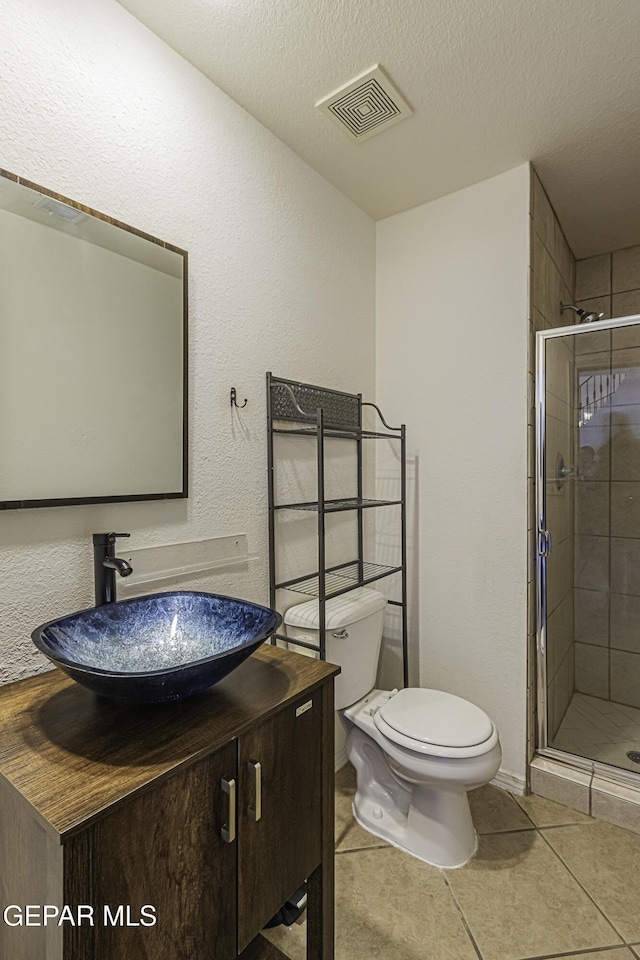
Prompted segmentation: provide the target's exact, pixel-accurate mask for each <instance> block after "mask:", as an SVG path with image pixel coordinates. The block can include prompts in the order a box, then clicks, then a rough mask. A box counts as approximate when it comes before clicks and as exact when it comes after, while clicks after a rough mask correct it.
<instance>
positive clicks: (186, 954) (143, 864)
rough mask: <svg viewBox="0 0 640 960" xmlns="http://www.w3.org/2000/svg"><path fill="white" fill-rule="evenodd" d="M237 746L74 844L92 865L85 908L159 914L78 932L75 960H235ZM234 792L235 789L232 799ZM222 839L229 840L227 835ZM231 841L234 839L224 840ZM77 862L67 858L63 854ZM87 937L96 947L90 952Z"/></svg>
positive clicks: (129, 806) (185, 773)
mask: <svg viewBox="0 0 640 960" xmlns="http://www.w3.org/2000/svg"><path fill="white" fill-rule="evenodd" d="M235 771H236V742H235V740H234V741H231V742H230V743H229V744H228V745H227V746H226V747H224V748H223V749H222V750H220V751H218V752H217V753H215V754H213V755H212V756H210V757H207V758H206V759H204V760H201V761H199V762H198V763H195V764H193V765H192V766H190V767H188V768H187V769H186V770H184V771H178V772H177V773H175V774H174V775H172V776H170V777H169V778H168V779H166V780H163V781H162V782H161V783H159V784H158V785H156V786H154V787H153V788H152V789H151V790H148V791H147V792H146V793H143V794H142V795H139V796H137V797H135V798H133V799H132V800H131V801H129V802H127V803H124V804H122V805H121V806H120V807H119V808H118V809H116V810H114V812H113V813H111V814H110V815H109V816H107V817H105V818H104V819H103V820H100V821H98V823H96V824H95V825H94V826H93V827H92V828H90V829H89V830H88V831H86V832H85V834H82V835H80V837H79V838H78V855H79V858H83V859H84V867H83V869H84V870H86V862H87V861H86V858H87V857H88V858H89V861H88V862H89V864H90V868H89V878H88V881H89V884H90V887H91V894H92V899H91V900H85V901H84V902H86V903H93V904H95V905H96V910H100V911H102V905H103V904H108V905H110V906H111V910H112V913H113V911H114V910H115V908H117V906H118V905H120V904H123V905H125V911H124V920H125V924H126V922H127V911H126V907H127V906H128V907H130V922H131V923H132V924H135V923H136V922H139V921H140V911H141V908H142V907H143V906H144V905H145V904H150V905H151V906H153V907H155V915H156V917H157V922H156V924H155V926H128V925H125V926H115V927H112V926H103V924H102V918H101V919H100V926H98V924H96V927H95V928H94V929H93V930H91V931H85V929H84V928H82V933H83V937H84V943H82V944H81V943H80V940H81V939H82V937H79V936H77V935H78V934H80V933H81V929H78V930H77V931H76V937H75V938H74V937H73V936H72V937H71V938H70V939H76V946H77V948H78V949H77V951H71V952H70V954H67V953H65V957H66V956H69V955H70V956H72V957H73V960H89V958H91V960H115V958H117V960H176V958H178V957H179V958H180V960H227V958H234V957H235V956H236V949H235V947H236V843H235V841H232V842H225V840H224V839H223V835H222V833H223V829H224V828H225V827H228V826H229V824H228V816H229V802H230V797H229V793H228V792H225V788H224V785H223V781H224V780H232V779H235ZM231 793H233V790H231ZM226 835H227V837H228V833H227V834H226ZM229 839H230V838H229ZM68 855H69V857H72V856H73V853H72V850H71V849H70V850H69V851H68ZM87 937H93V938H95V939H94V940H93V944H92V945H90V944H89V943H88V942H87Z"/></svg>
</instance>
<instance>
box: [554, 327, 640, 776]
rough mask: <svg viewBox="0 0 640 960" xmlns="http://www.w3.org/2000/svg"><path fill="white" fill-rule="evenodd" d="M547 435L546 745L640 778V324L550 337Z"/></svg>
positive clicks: (563, 332)
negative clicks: (630, 772) (627, 771)
mask: <svg viewBox="0 0 640 960" xmlns="http://www.w3.org/2000/svg"><path fill="white" fill-rule="evenodd" d="M537 430H538V444H537V446H538V451H537V484H538V489H537V502H538V523H539V531H540V532H539V543H538V650H539V670H538V686H539V689H538V709H539V739H540V745H541V747H543V748H545V747H551V748H553V749H556V750H561V751H563V752H566V753H570V754H574V755H576V756H578V757H584V758H586V759H587V760H593V761H597V762H601V763H607V764H612V765H614V766H616V767H620V768H622V769H626V770H629V771H635V772H637V773H639V774H640V762H639V761H640V317H635V318H627V319H624V320H618V321H615V320H614V321H604V322H600V323H594V324H592V325H588V326H587V325H584V326H576V327H564V328H558V329H556V330H547V331H544V332H542V333H540V334H538V380H537ZM636 754H637V759H636V758H635V755H636Z"/></svg>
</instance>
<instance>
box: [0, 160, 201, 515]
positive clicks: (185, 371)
mask: <svg viewBox="0 0 640 960" xmlns="http://www.w3.org/2000/svg"><path fill="white" fill-rule="evenodd" d="M0 177H3V178H5V179H6V180H12V181H13V182H14V183H17V184H20V185H21V186H23V187H28V188H29V189H30V190H35V191H37V192H38V193H41V194H43V195H45V196H47V197H51V198H52V199H54V200H58V201H59V202H60V203H64V204H66V205H67V206H69V207H74V208H75V209H76V210H80V211H81V212H82V213H84V214H86V215H87V216H90V217H95V218H96V219H98V220H102V221H104V222H105V223H109V224H111V225H112V226H114V227H119V228H120V229H121V230H126V231H127V233H132V234H135V236H137V237H140V238H141V239H143V240H148V241H149V242H150V243H155V244H157V245H158V246H160V247H164V248H165V249H167V250H171V251H173V252H174V253H177V254H178V255H179V256H181V257H182V261H183V267H182V489H181V490H180V491H176V492H171V493H135V494H118V495H116V496H102V497H55V498H51V499H38V500H0V510H17V509H26V508H30V507H67V506H72V505H74V504H87V503H126V502H129V501H136V500H177V499H184V498H186V497H188V496H189V339H188V328H189V312H188V309H189V308H188V272H187V268H188V254H187V251H186V250H183V249H181V247H176V246H175V245H174V244H172V243H167V242H166V241H164V240H159V239H158V237H153V236H151V234H149V233H145V232H144V231H142V230H138V229H136V228H135V227H132V226H131V225H130V224H128V223H123V222H122V221H121V220H116V219H114V217H110V216H108V215H107V214H105V213H100V211H98V210H94V209H93V208H92V207H88V206H86V204H84V203H79V202H78V201H77V200H71V199H70V198H69V197H65V196H64V195H63V194H61V193H56V192H55V191H54V190H49V189H48V188H47V187H43V186H41V185H40V184H39V183H34V182H33V181H32V180H27V179H26V178H25V177H19V176H17V174H15V173H11V172H10V171H9V170H4V169H3V168H2V167H0Z"/></svg>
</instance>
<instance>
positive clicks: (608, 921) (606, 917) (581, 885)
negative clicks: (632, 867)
mask: <svg viewBox="0 0 640 960" xmlns="http://www.w3.org/2000/svg"><path fill="white" fill-rule="evenodd" d="M589 797H591V791H589ZM539 833H540V836H541V837H542V839H543V840H544V842H545V843H546V844H547V846H548V847H549V849H550V850H551V851H553V853H555V855H556V857H557V858H558V860H559V861H560V863H562V864H563V865H564V867H565V869H566V870H567V871H568V873H569V874H570V876H572V877H573V879H574V880H575V882H576V883H577V884H578V886H579V887H580V888H581V890H583V891H584V893H585V894H586V895H587V897H588V898H589V900H590V901H591V903H592V904H593V905H594V907H595V908H596V910H597V911H598V913H600V914H602V916H603V917H604V919H605V920H606V921H607V923H608V924H609V926H610V927H611V929H612V930H613V932H614V933H615V934H616V936H618V937H620V940H621V941H622V943H620V944H618V946H623V945H624V944H625V939H624V937H623V936H622V934H621V933H620V931H619V930H618V929H617V928H616V927H615V926H614V924H613V923H612V922H611V920H610V919H609V917H608V916H607V915H606V913H605V912H604V910H603V909H602V907H600V905H599V904H598V903H596V901H595V900H594V899H593V897H592V896H591V894H590V893H589V891H588V890H587V888H586V887H585V886H584V884H583V883H581V881H580V880H579V879H578V878H577V877H576V875H575V873H574V872H573V870H572V869H571V868H570V867H569V865H568V863H567V862H566V861H565V860H563V858H562V857H561V856H560V854H559V853H558V851H557V850H555V849H554V848H553V846H552V845H551V844H550V843H549V841H548V840H547V838H546V837H545V835H544V833H543V832H542V830H540V831H539Z"/></svg>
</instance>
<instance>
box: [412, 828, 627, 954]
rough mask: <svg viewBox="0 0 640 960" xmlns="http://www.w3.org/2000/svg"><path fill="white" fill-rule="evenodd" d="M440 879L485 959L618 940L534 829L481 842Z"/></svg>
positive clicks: (590, 946) (587, 947)
mask: <svg viewBox="0 0 640 960" xmlns="http://www.w3.org/2000/svg"><path fill="white" fill-rule="evenodd" d="M590 828H591V825H590V824H589V826H588V827H586V826H585V827H578V828H575V827H566V828H565V829H567V830H574V829H582V830H585V831H586V830H587V829H590ZM556 832H559V831H554V830H550V831H549V833H550V834H553V833H556ZM447 879H448V881H449V883H450V885H451V887H452V889H453V891H454V893H455V895H456V898H457V900H458V903H459V905H460V907H461V909H462V912H463V914H464V917H465V919H466V921H467V923H468V924H469V928H470V930H471V933H472V935H473V936H474V938H475V940H476V942H477V944H478V947H479V949H480V952H481V953H482V956H483V958H484V960H516V958H521V957H539V956H544V955H546V954H554V953H562V952H566V951H570V950H576V951H577V950H583V951H584V950H593V949H595V948H596V947H603V946H613V945H616V944H619V943H620V942H621V941H620V937H618V936H617V935H616V933H615V931H614V930H613V929H612V927H611V925H610V924H609V923H607V921H606V919H605V918H604V917H603V916H602V914H601V913H600V911H599V910H598V909H597V908H596V907H595V906H594V904H593V903H592V902H591V900H590V899H589V897H588V896H587V895H586V894H585V892H584V891H583V890H582V889H581V887H580V885H579V884H578V883H577V882H576V880H575V879H574V878H573V877H572V876H571V874H570V873H569V871H568V870H567V869H566V868H565V867H564V866H563V864H562V863H561V862H560V860H559V859H558V858H557V857H556V856H555V854H554V853H553V851H552V850H551V849H550V848H549V847H548V846H547V844H546V843H545V841H544V839H543V838H542V837H541V836H540V835H539V834H538V833H537V832H536V831H528V830H525V831H522V832H520V833H506V834H497V833H496V834H492V835H491V836H484V837H481V838H480V849H479V851H478V855H477V857H476V858H475V859H474V860H472V861H471V862H470V863H469V864H467V866H466V867H463V868H462V869H461V870H450V871H448V873H447ZM425 955H428V954H425Z"/></svg>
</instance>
